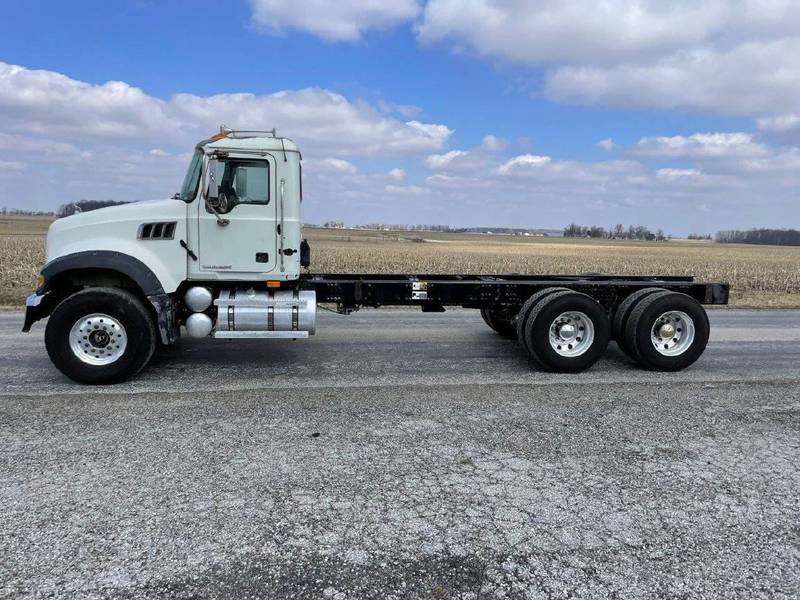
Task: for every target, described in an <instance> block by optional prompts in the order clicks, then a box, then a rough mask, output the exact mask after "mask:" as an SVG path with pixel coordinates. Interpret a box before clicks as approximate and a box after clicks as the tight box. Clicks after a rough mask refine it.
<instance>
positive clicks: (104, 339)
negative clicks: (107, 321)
mask: <svg viewBox="0 0 800 600" xmlns="http://www.w3.org/2000/svg"><path fill="white" fill-rule="evenodd" d="M110 339H111V336H109V335H108V334H107V333H106V332H105V331H99V330H95V331H92V333H90V334H89V343H90V344H91V345H92V346H94V347H95V348H105V347H106V346H108V342H109V340H110Z"/></svg>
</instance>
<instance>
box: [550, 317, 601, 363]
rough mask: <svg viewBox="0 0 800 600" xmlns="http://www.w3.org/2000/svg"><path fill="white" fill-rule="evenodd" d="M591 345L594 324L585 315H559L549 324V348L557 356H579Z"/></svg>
mask: <svg viewBox="0 0 800 600" xmlns="http://www.w3.org/2000/svg"><path fill="white" fill-rule="evenodd" d="M593 343H594V323H592V320H591V319H590V318H589V316H588V315H586V314H585V313H582V312H577V311H576V312H565V313H561V314H560V315H558V316H557V317H556V318H555V319H554V320H553V322H552V323H551V324H550V347H551V348H552V349H553V350H555V352H556V354H558V355H559V356H566V357H571V358H574V357H577V356H580V355H581V354H583V353H584V352H586V351H587V350H588V349H589V348H591V346H592V344H593Z"/></svg>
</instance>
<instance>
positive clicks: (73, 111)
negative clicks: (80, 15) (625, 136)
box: [0, 63, 453, 155]
mask: <svg viewBox="0 0 800 600" xmlns="http://www.w3.org/2000/svg"><path fill="white" fill-rule="evenodd" d="M221 122H223V123H226V124H228V125H230V126H233V127H242V128H248V129H271V128H272V127H277V128H278V131H279V133H283V134H285V135H288V136H290V137H292V138H294V139H295V140H297V141H298V142H299V143H300V144H301V146H305V147H304V148H303V150H304V151H305V152H306V153H308V154H316V155H324V154H333V153H335V154H346V155H375V154H383V155H403V154H415V153H422V152H430V151H431V150H437V149H439V148H441V147H442V146H443V145H444V144H445V143H446V142H447V140H448V139H449V137H450V135H452V133H453V131H452V130H451V129H449V128H448V127H446V126H445V125H440V124H432V123H421V122H419V121H409V122H407V123H403V122H402V121H399V120H397V119H395V118H392V117H388V116H385V115H382V114H381V113H380V111H379V110H378V109H376V108H375V107H373V106H371V105H369V104H366V103H363V102H351V101H350V100H348V99H347V98H345V97H344V96H342V95H341V94H337V93H335V92H331V91H329V90H325V89H321V88H305V89H301V90H284V91H279V92H275V93H273V94H266V95H256V94H245V93H240V94H217V95H214V96H196V95H192V94H177V95H175V96H173V97H172V98H170V99H169V100H166V101H165V100H160V99H158V98H154V97H152V96H148V95H147V94H146V93H144V92H143V91H142V90H140V89H138V88H134V87H131V86H129V85H128V84H126V83H123V82H109V83H106V84H103V85H91V84H87V83H84V82H82V81H77V80H74V79H70V78H69V77H66V76H65V75H62V74H60V73H56V72H53V71H33V70H29V69H25V68H24V67H18V66H15V65H8V64H5V63H0V129H5V130H7V131H15V132H21V133H25V134H36V135H37V136H42V135H46V136H48V137H50V138H61V139H68V140H69V141H70V143H75V142H76V141H84V142H87V141H88V142H93V143H134V142H152V143H157V144H159V145H166V144H173V145H176V146H181V147H187V146H189V145H191V144H193V143H195V142H197V141H199V140H200V139H202V138H203V137H205V136H207V135H208V134H209V133H210V132H214V131H216V130H217V128H218V127H219V124H220V123H221Z"/></svg>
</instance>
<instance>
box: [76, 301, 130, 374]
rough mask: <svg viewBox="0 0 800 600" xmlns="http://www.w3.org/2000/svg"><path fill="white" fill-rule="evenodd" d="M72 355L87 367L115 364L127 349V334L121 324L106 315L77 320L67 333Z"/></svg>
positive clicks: (97, 314)
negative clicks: (87, 365)
mask: <svg viewBox="0 0 800 600" xmlns="http://www.w3.org/2000/svg"><path fill="white" fill-rule="evenodd" d="M69 345H70V348H71V349H72V353H73V354H74V355H75V356H76V357H77V358H78V359H79V360H80V361H81V362H84V363H86V364H89V365H94V366H103V365H110V364H111V363H113V362H116V361H117V360H119V359H120V357H121V356H122V355H123V354H125V349H126V348H127V347H128V334H127V332H126V331H125V327H123V325H122V323H121V322H120V321H118V320H117V319H116V318H114V317H111V316H109V315H107V314H100V313H95V314H91V315H86V316H85V317H83V318H82V319H78V320H77V321H76V322H75V325H73V326H72V330H71V331H70V333H69Z"/></svg>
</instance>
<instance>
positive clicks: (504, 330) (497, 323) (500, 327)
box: [481, 308, 517, 340]
mask: <svg viewBox="0 0 800 600" xmlns="http://www.w3.org/2000/svg"><path fill="white" fill-rule="evenodd" d="M481 317H482V318H483V320H484V322H485V323H486V324H487V325H488V326H489V327H490V328H492V329H493V330H494V331H496V332H497V333H499V334H500V335H501V336H502V337H504V338H507V339H509V340H515V339H517V326H516V325H515V324H514V322H513V320H512V319H511V318H508V317H507V316H506V315H504V314H503V313H501V312H500V311H498V310H494V309H491V308H482V309H481Z"/></svg>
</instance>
